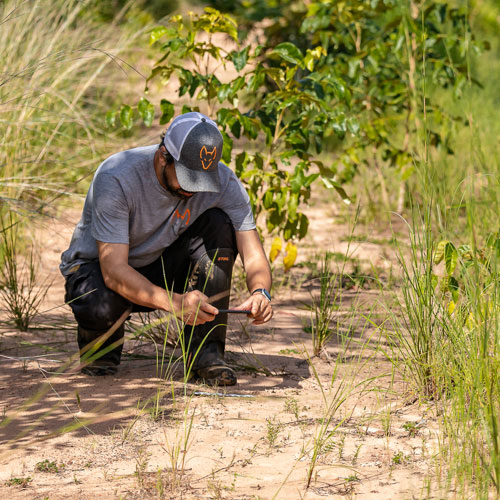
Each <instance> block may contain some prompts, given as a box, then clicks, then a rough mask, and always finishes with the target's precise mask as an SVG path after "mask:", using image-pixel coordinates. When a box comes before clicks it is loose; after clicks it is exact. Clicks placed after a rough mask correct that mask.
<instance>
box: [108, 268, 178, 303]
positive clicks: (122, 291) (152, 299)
mask: <svg viewBox="0 0 500 500" xmlns="http://www.w3.org/2000/svg"><path fill="white" fill-rule="evenodd" d="M103 278H104V282H105V284H106V286H107V287H108V288H110V289H111V290H113V291H114V292H116V293H118V294H119V295H121V296H122V297H124V298H126V299H127V300H129V301H130V302H132V303H134V304H138V305H141V306H145V307H150V308H152V309H162V310H165V311H170V312H173V311H174V310H176V309H178V308H179V304H177V302H179V301H180V296H179V294H177V293H174V292H169V291H167V290H165V289H164V288H161V287H159V286H156V285H154V284H153V283H151V281H149V280H148V279H147V278H145V277H144V276H143V275H142V274H141V273H139V272H137V271H136V270H135V269H134V268H133V267H131V266H129V265H128V264H120V265H118V266H113V267H112V270H111V271H108V272H106V271H103Z"/></svg>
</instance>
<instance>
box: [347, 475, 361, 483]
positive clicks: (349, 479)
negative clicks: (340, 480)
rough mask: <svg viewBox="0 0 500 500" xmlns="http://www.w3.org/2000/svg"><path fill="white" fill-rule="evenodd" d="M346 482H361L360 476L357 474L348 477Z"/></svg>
mask: <svg viewBox="0 0 500 500" xmlns="http://www.w3.org/2000/svg"><path fill="white" fill-rule="evenodd" d="M345 480H346V483H354V482H356V481H359V477H358V475H357V474H352V475H350V476H347V477H346V478H345Z"/></svg>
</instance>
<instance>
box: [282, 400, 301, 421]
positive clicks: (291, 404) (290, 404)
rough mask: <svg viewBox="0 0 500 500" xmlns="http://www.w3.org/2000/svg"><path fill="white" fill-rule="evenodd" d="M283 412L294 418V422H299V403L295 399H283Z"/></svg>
mask: <svg viewBox="0 0 500 500" xmlns="http://www.w3.org/2000/svg"><path fill="white" fill-rule="evenodd" d="M285 411H286V412H287V413H291V414H292V415H294V416H295V420H299V402H298V401H297V399H296V398H292V397H289V398H286V399H285Z"/></svg>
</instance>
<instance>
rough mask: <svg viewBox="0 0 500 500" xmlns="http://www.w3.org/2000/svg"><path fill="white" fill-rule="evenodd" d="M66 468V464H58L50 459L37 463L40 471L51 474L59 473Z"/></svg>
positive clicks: (36, 466)
mask: <svg viewBox="0 0 500 500" xmlns="http://www.w3.org/2000/svg"><path fill="white" fill-rule="evenodd" d="M62 469H64V464H59V465H57V464H56V462H51V461H50V460H42V461H41V462H38V463H37V464H36V465H35V470H37V471H38V472H48V473H50V474H57V473H59V472H61V471H62Z"/></svg>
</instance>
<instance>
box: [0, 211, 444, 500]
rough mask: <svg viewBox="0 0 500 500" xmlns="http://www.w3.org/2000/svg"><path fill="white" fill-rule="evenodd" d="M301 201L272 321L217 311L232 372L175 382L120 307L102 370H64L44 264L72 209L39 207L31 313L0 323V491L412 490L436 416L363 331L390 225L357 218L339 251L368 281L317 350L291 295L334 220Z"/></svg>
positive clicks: (68, 321)
mask: <svg viewBox="0 0 500 500" xmlns="http://www.w3.org/2000/svg"><path fill="white" fill-rule="evenodd" d="M308 212H309V216H310V218H311V230H310V235H311V236H310V237H309V238H308V241H307V243H301V244H300V247H299V259H298V262H299V264H301V265H300V266H298V267H297V268H295V269H292V271H291V273H290V275H289V276H287V278H286V279H283V278H280V279H277V280H276V282H277V287H276V289H275V300H274V309H275V316H274V318H273V320H272V321H271V322H270V323H268V324H266V325H263V326H260V327H254V326H252V325H251V324H250V323H248V322H247V320H246V319H245V320H243V321H242V320H241V319H237V318H231V322H230V325H229V334H228V347H227V350H228V357H229V359H230V360H231V362H232V363H233V364H234V365H235V367H236V368H237V370H238V384H237V386H235V387H232V388H228V389H226V390H218V391H217V390H215V389H213V388H209V387H205V386H202V385H200V384H198V383H188V384H186V385H184V384H183V382H182V372H181V371H179V370H176V371H174V373H173V374H170V375H169V376H167V377H165V371H166V370H165V367H163V373H162V370H161V368H160V367H159V363H161V358H162V346H161V345H159V346H157V349H158V350H156V349H155V346H154V345H153V344H152V343H151V342H146V341H145V340H144V339H136V338H134V330H136V329H137V328H139V327H140V320H139V319H138V318H135V317H134V318H133V320H132V322H131V323H130V324H129V327H128V334H127V337H128V340H127V341H126V344H125V355H124V357H123V361H122V364H121V366H120V370H119V372H118V373H117V374H116V376H112V377H102V378H89V377H86V376H85V375H82V374H80V373H79V372H78V371H77V369H76V365H75V364H74V363H71V362H69V361H68V360H69V359H70V357H71V356H72V355H73V354H74V353H75V351H76V342H75V334H74V332H75V324H74V321H73V318H72V316H71V313H70V310H69V307H67V306H62V307H58V306H61V304H62V302H63V280H62V278H61V277H60V276H59V274H58V271H57V266H58V262H59V255H60V253H61V251H62V250H64V249H65V248H66V247H67V244H68V242H69V239H70V236H71V232H72V228H73V226H74V224H75V222H76V220H77V218H78V216H79V215H78V211H76V210H70V211H68V212H66V213H65V215H64V216H59V217H57V218H53V219H48V220H46V221H45V222H44V223H43V224H42V225H41V226H40V228H39V234H38V237H39V240H40V243H41V248H42V249H43V250H42V262H43V273H44V274H46V275H48V276H50V277H51V279H53V283H52V286H51V289H50V291H49V294H48V295H47V298H46V300H45V303H44V305H43V307H42V309H43V310H44V311H46V312H45V313H44V314H41V315H40V316H38V317H37V318H36V320H35V322H34V327H33V328H32V329H30V330H29V331H28V332H18V331H16V330H15V329H14V328H13V327H12V326H10V325H9V324H8V323H6V322H3V323H2V330H1V333H0V356H1V357H0V367H1V368H0V419H1V420H0V498H12V499H18V498H19V499H21V498H22V499H51V500H55V499H65V498H78V499H94V498H106V499H107V498H123V499H136V498H137V499H139V498H176V499H177V498H186V499H191V498H193V499H194V498H200V499H201V498H203V499H205V498H213V499H220V498H228V499H241V500H243V499H274V498H276V499H282V498H283V499H285V498H286V499H290V498H291V499H299V498H307V499H315V498H345V497H347V498H360V499H361V498H369V499H389V498H394V499H404V498H419V497H420V496H421V494H422V491H423V488H424V487H425V478H426V476H427V474H428V471H429V467H430V465H431V463H432V456H433V453H434V452H435V448H436V443H437V440H436V436H437V424H436V420H435V418H434V417H433V415H432V413H431V411H430V410H428V409H426V408H425V407H423V406H419V405H418V404H417V403H415V402H412V401H411V398H409V397H408V393H407V391H406V388H405V386H404V385H403V383H402V382H401V380H400V378H401V377H400V375H399V374H398V373H397V371H394V369H393V366H392V364H391V363H389V362H388V361H387V358H386V356H385V352H387V350H388V344H387V341H386V339H385V337H384V335H383V329H381V328H377V325H382V324H383V321H384V317H385V315H384V311H385V309H384V307H386V305H384V304H387V301H386V297H384V296H383V295H384V294H383V293H382V292H381V291H380V288H379V287H377V286H376V285H375V281H377V280H378V282H379V283H382V284H384V283H387V281H388V280H389V279H391V276H392V273H393V270H394V269H395V268H396V267H397V263H396V260H395V257H394V252H393V250H392V249H391V248H390V246H389V245H388V244H387V243H384V241H387V235H388V234H389V235H390V233H388V231H387V230H386V231H384V232H383V234H378V233H376V232H374V230H373V229H372V228H357V230H356V234H358V233H359V234H365V235H369V238H365V239H368V240H369V241H364V242H356V243H355V244H352V245H351V247H350V250H349V251H350V255H351V257H353V258H356V259H357V262H358V264H359V266H358V267H357V268H356V269H358V271H359V269H363V270H365V271H366V272H367V273H369V274H370V275H371V276H376V278H377V280H372V282H371V284H370V280H368V282H365V284H364V285H363V286H357V285H356V286H353V287H349V288H348V287H346V288H345V289H344V290H343V291H342V304H341V306H340V307H339V310H338V313H337V317H338V318H339V320H340V321H339V325H340V326H339V328H340V329H339V331H340V332H341V333H344V334H345V335H344V337H343V338H344V341H343V342H342V341H341V340H340V339H338V338H337V337H336V336H334V338H333V339H332V340H331V342H330V343H329V344H328V348H327V353H328V355H327V356H324V357H322V358H321V359H320V358H317V357H316V358H313V357H311V356H312V345H311V340H310V334H309V333H307V332H306V331H305V329H304V326H306V325H307V324H309V320H310V319H309V318H310V313H309V312H308V311H307V310H306V309H305V307H304V304H306V303H310V301H311V295H314V294H316V293H317V284H315V283H317V282H314V281H310V280H308V273H309V272H310V268H311V267H314V258H313V257H312V256H313V255H314V254H316V253H318V252H322V251H325V250H330V251H332V252H339V253H345V252H346V251H347V247H348V243H347V242H346V239H347V236H348V226H347V225H346V224H345V223H341V222H339V219H338V218H337V217H336V214H335V213H334V211H333V208H332V207H331V205H330V204H329V203H328V202H326V203H325V202H323V203H320V202H318V203H317V205H316V206H312V207H310V208H309V210H308ZM266 244H267V246H269V244H270V241H267V242H266ZM278 267H279V265H278ZM375 271H376V272H375ZM276 274H277V275H279V274H280V273H279V272H277V273H276ZM239 281H241V280H237V279H236V280H235V286H239V285H238V282H239ZM236 295H237V293H236ZM52 308H55V309H52ZM352 308H355V309H356V314H355V315H354V316H352V315H350V313H349V311H350V310H351V309H352ZM351 317H354V319H353V320H352V321H351V320H350V319H349V318H351ZM367 317H369V318H370V321H367V320H366V318H367ZM4 319H5V315H4ZM168 355H170V350H169V349H167V356H168ZM159 360H160V361H159ZM55 372H59V373H55ZM44 461H45V462H44ZM40 464H42V465H40ZM43 464H45V470H40V469H44V467H43ZM313 465H314V467H313ZM308 476H310V482H309V487H307V484H308ZM23 480H24V481H23ZM19 482H22V483H23V484H13V483H19Z"/></svg>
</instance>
